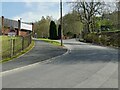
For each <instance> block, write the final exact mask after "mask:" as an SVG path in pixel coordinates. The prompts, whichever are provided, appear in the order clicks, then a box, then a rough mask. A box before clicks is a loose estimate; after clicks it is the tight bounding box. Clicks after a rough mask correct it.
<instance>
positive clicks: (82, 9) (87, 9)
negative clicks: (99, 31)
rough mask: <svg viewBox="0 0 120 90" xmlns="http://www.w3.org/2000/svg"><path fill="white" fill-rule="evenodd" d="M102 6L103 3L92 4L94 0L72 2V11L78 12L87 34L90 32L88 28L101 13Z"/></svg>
mask: <svg viewBox="0 0 120 90" xmlns="http://www.w3.org/2000/svg"><path fill="white" fill-rule="evenodd" d="M104 5H105V3H104V2H94V0H91V1H90V2H87V1H82V0H76V1H75V2H73V9H74V10H76V11H77V12H78V14H79V17H80V20H81V22H82V23H83V24H84V27H85V30H86V32H87V33H90V32H92V31H91V29H90V26H91V25H92V24H94V23H95V22H94V17H95V16H96V15H100V14H101V13H102V10H103V7H104Z"/></svg>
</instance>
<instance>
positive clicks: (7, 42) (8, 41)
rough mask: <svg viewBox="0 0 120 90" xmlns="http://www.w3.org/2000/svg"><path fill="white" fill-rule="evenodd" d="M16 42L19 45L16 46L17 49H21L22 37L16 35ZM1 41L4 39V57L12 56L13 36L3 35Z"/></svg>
mask: <svg viewBox="0 0 120 90" xmlns="http://www.w3.org/2000/svg"><path fill="white" fill-rule="evenodd" d="M14 39H15V41H17V42H16V43H17V44H18V46H16V47H17V48H16V47H15V49H16V50H18V49H20V48H21V47H20V45H21V44H20V43H21V38H20V37H14ZM1 41H2V58H7V57H10V55H11V37H9V36H1Z"/></svg>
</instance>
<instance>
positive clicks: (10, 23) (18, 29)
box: [1, 16, 33, 36]
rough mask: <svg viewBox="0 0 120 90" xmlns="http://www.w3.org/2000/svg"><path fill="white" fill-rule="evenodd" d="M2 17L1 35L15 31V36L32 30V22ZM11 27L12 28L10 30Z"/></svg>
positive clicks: (24, 34)
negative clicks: (27, 22)
mask: <svg viewBox="0 0 120 90" xmlns="http://www.w3.org/2000/svg"><path fill="white" fill-rule="evenodd" d="M1 18H2V30H1V31H2V35H8V33H9V32H11V31H12V32H13V31H14V32H15V33H16V35H17V36H27V35H28V34H30V33H32V32H33V24H26V23H21V22H20V20H18V21H15V20H11V19H7V18H4V17H3V16H2V17H1ZM11 27H12V30H11Z"/></svg>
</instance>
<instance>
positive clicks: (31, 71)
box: [2, 39, 118, 88]
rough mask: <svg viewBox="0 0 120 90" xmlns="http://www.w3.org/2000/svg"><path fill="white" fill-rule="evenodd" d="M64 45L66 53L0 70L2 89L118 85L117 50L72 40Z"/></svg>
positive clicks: (112, 86)
mask: <svg viewBox="0 0 120 90" xmlns="http://www.w3.org/2000/svg"><path fill="white" fill-rule="evenodd" d="M64 45H65V46H66V47H67V48H69V53H68V54H66V55H63V56H61V57H58V58H55V59H52V60H50V61H48V62H43V63H38V64H35V65H32V66H28V67H26V68H23V69H20V70H16V71H10V72H7V73H4V74H3V76H2V86H3V88H118V50H116V49H113V48H108V47H102V46H96V45H91V44H86V43H82V42H78V41H75V40H74V39H71V40H64ZM31 59H32V58H31Z"/></svg>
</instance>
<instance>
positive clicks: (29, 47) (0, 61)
mask: <svg viewBox="0 0 120 90" xmlns="http://www.w3.org/2000/svg"><path fill="white" fill-rule="evenodd" d="M3 40H4V39H3ZM34 44H35V43H34V41H32V43H31V44H30V45H29V46H28V47H27V48H26V49H24V50H23V51H21V52H19V53H17V54H16V55H14V56H12V57H11V58H5V59H3V60H0V63H4V62H7V61H10V60H12V59H14V58H17V57H19V56H21V55H22V54H25V53H26V52H28V51H29V50H31V49H32V48H33V47H34ZM3 49H4V48H3Z"/></svg>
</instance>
